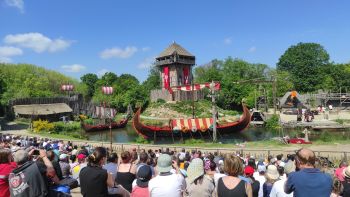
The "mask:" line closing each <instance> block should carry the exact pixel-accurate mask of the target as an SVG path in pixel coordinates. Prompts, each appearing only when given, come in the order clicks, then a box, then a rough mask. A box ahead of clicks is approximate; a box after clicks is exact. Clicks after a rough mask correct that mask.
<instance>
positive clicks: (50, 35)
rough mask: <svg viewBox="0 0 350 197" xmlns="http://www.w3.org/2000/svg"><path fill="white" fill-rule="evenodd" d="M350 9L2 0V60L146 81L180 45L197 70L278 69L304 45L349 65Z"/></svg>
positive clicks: (341, 2) (346, 4) (315, 0)
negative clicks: (227, 65) (213, 63)
mask: <svg viewBox="0 0 350 197" xmlns="http://www.w3.org/2000/svg"><path fill="white" fill-rule="evenodd" d="M349 8H350V1H347V0H337V1H329V0H307V1H306V0H289V1H287V0H285V1H281V0H274V1H273V0H266V1H262V0H255V1H253V0H244V1H243V0H242V1H235V0H222V1H209V0H207V1H206V0H202V1H199V0H192V1H189V0H177V1H166V0H149V1H145V0H138V1H136V0H127V1H126V0H125V1H124V0H118V1H117V0H98V1H97V0H89V1H86V0H74V1H72V0H50V1H47V0H0V61H3V62H12V63H30V64H35V65H39V66H43V67H45V68H48V69H52V70H55V71H59V72H62V73H64V74H66V75H69V76H72V77H75V78H77V79H79V78H80V76H82V75H84V74H86V73H96V74H99V75H101V74H103V73H104V72H106V71H110V72H115V73H116V74H117V75H120V74H122V73H130V74H132V75H135V76H136V77H137V78H138V79H139V80H140V81H143V80H145V79H146V78H147V75H148V70H149V66H150V65H151V63H152V61H153V60H154V57H155V56H157V55H158V54H159V53H161V52H162V50H164V49H165V48H166V47H167V46H168V45H169V44H171V43H172V42H173V41H176V42H177V43H179V44H180V45H182V46H183V47H184V48H186V49H187V50H188V51H190V52H191V53H192V54H194V55H195V56H196V63H197V65H201V64H205V63H208V62H209V61H210V60H212V59H214V58H217V59H223V58H226V57H228V56H231V57H234V58H241V59H244V60H246V61H249V62H252V63H264V64H267V65H269V66H271V67H275V65H276V63H277V62H278V58H279V57H280V56H281V55H282V54H283V53H284V51H285V50H286V49H287V48H288V47H289V46H291V45H294V44H297V43H298V42H317V43H320V44H321V45H323V46H324V47H325V49H326V50H327V51H328V53H329V54H330V57H331V60H332V61H334V62H337V63H348V62H350V36H349V35H350V12H349Z"/></svg>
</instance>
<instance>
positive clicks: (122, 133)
mask: <svg viewBox="0 0 350 197" xmlns="http://www.w3.org/2000/svg"><path fill="white" fill-rule="evenodd" d="M321 133H322V132H319V131H318V132H317V131H312V132H311V134H310V136H309V138H310V139H311V140H315V139H318V138H319V137H320V135H321ZM86 135H87V136H88V139H89V140H93V141H103V142H106V143H108V142H109V141H110V133H109V130H106V131H99V132H90V133H86ZM285 135H288V136H290V137H291V138H293V137H303V134H302V133H301V130H283V131H282V130H271V129H266V128H256V127H249V128H247V129H245V130H244V131H242V132H238V133H232V134H226V135H220V134H219V133H218V135H217V136H218V141H219V142H222V143H241V142H245V141H262V140H270V139H272V138H275V137H283V136H285ZM331 135H333V136H339V137H341V136H344V137H347V138H349V135H350V132H344V131H341V132H334V131H333V132H331ZM137 137H138V134H137V133H136V132H135V131H134V129H133V127H132V126H131V124H128V125H127V126H126V127H125V128H122V129H113V130H112V139H113V142H117V143H128V142H129V143H130V142H135V140H136V138H137ZM203 139H204V140H205V141H208V142H210V141H212V139H211V136H209V135H203ZM150 140H153V139H150ZM179 142H180V139H174V141H173V140H172V138H159V137H158V138H157V139H156V143H157V144H169V143H179Z"/></svg>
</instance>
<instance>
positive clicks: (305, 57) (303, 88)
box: [277, 43, 329, 92]
mask: <svg viewBox="0 0 350 197" xmlns="http://www.w3.org/2000/svg"><path fill="white" fill-rule="evenodd" d="M328 65H329V54H328V53H327V51H326V50H325V49H324V48H323V46H321V45H320V44H317V43H299V44H297V45H295V46H291V47H289V48H288V49H287V51H286V52H285V53H284V54H283V55H282V56H281V57H280V59H279V62H278V63H277V70H279V71H287V72H290V73H291V81H292V82H293V84H294V87H295V88H296V90H297V91H300V92H313V91H316V90H317V89H320V88H322V82H323V81H324V75H323V72H322V70H323V68H324V67H326V66H328Z"/></svg>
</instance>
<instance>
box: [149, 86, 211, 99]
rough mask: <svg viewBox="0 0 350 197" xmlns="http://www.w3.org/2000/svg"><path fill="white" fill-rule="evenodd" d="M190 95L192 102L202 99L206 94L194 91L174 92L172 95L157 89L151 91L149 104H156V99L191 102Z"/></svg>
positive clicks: (202, 91)
mask: <svg viewBox="0 0 350 197" xmlns="http://www.w3.org/2000/svg"><path fill="white" fill-rule="evenodd" d="M192 94H194V95H193V96H194V100H195V101H198V100H201V99H204V98H205V96H206V93H205V91H204V90H196V91H193V92H191V91H189V92H186V91H174V92H173V95H171V94H170V93H169V91H168V90H165V89H158V90H151V102H156V101H157V100H158V99H163V100H165V101H191V100H192Z"/></svg>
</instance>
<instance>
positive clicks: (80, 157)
mask: <svg viewBox="0 0 350 197" xmlns="http://www.w3.org/2000/svg"><path fill="white" fill-rule="evenodd" d="M77 158H78V159H85V158H86V156H85V155H84V154H81V153H80V154H79V155H78V157H77Z"/></svg>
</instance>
